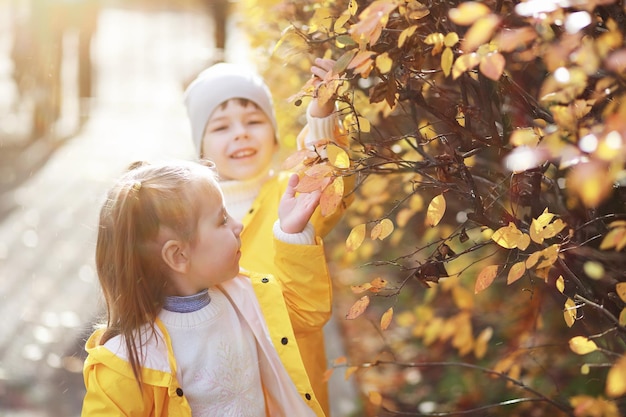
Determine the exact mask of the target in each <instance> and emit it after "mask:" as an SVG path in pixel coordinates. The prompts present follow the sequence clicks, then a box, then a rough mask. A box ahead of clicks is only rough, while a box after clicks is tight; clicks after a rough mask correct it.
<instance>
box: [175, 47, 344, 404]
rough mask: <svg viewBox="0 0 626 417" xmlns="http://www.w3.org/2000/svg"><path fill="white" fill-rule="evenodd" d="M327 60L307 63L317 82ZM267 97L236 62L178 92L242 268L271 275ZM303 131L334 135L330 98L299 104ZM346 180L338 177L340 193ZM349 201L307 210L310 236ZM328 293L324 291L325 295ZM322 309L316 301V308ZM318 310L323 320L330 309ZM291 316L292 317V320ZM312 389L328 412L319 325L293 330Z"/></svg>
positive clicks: (272, 146) (272, 181)
mask: <svg viewBox="0 0 626 417" xmlns="http://www.w3.org/2000/svg"><path fill="white" fill-rule="evenodd" d="M333 65H334V61H332V60H329V59H319V58H318V59H316V60H315V63H314V65H313V66H312V68H311V72H312V73H313V75H314V77H315V79H316V80H317V81H318V82H319V81H320V80H322V79H323V78H324V77H325V75H326V73H327V72H329V71H331V70H332V67H333ZM272 103H273V102H272V96H271V93H270V90H269V88H268V86H267V85H266V84H265V82H264V80H263V79H262V78H261V77H260V76H259V75H258V74H256V73H255V72H253V71H251V70H250V69H248V68H245V67H243V66H241V65H235V64H229V63H219V64H216V65H213V66H211V67H209V68H207V69H206V70H204V71H203V72H202V73H200V75H198V77H196V79H195V80H194V81H193V82H192V83H191V84H190V85H189V87H188V88H187V90H186V92H185V105H186V107H187V113H188V115H189V121H190V123H191V132H192V139H193V142H194V145H195V148H196V151H197V156H198V157H200V158H207V159H210V160H212V161H213V162H215V165H216V168H217V171H218V173H219V176H220V186H221V188H222V190H223V192H224V200H225V202H226V207H227V208H228V211H229V212H230V213H231V214H232V215H233V217H234V218H235V219H237V220H239V221H241V222H242V223H243V231H242V233H241V244H242V249H243V250H242V252H243V254H242V258H241V265H242V267H244V268H246V269H250V270H255V271H268V272H273V271H274V269H273V268H274V266H273V260H274V256H275V254H274V246H273V245H272V243H271V236H272V227H273V225H274V222H275V220H276V213H277V207H278V204H279V201H280V198H281V195H282V194H283V192H284V190H285V187H286V184H287V181H288V178H289V177H290V174H289V173H285V172H276V171H275V170H274V165H273V162H274V159H275V155H276V154H277V152H278V151H279V149H278V140H277V137H276V134H277V132H276V118H275V115H274V108H273V104H272ZM306 115H307V128H306V130H305V132H306V134H301V135H300V137H302V138H304V140H303V144H302V146H306V147H309V148H310V147H313V146H315V145H316V144H318V143H320V142H328V141H331V142H332V141H334V140H335V138H336V137H337V136H338V135H339V133H340V132H339V129H338V122H337V115H336V111H335V106H334V103H332V102H328V103H326V104H325V105H323V106H322V105H319V104H318V101H317V100H316V99H313V100H312V101H311V103H310V105H309V106H308V108H307V113H306ZM352 183H353V179H349V178H347V179H346V181H345V187H344V188H345V191H346V195H348V194H349V192H350V187H351V184H352ZM349 203H350V198H349V197H348V198H345V199H344V205H342V206H341V207H340V208H339V210H337V211H336V212H335V213H334V214H332V215H331V216H327V217H322V216H321V215H320V214H319V212H316V213H314V215H313V217H312V219H311V223H312V224H313V226H314V228H315V233H316V234H317V235H318V236H320V237H324V236H325V235H326V234H327V233H328V232H329V231H330V230H331V229H332V228H333V227H334V225H335V224H336V223H337V222H338V221H339V219H340V218H341V216H342V215H343V212H344V210H345V208H346V207H347V205H348V204H349ZM330 296H331V294H330V293H329V294H328V297H329V298H330ZM322 307H323V306H319V308H322ZM319 312H320V313H322V312H325V313H326V314H327V319H330V315H331V310H330V309H328V310H326V311H324V310H321V309H320V310H319ZM297 319H298V318H297V317H295V318H294V317H292V320H297ZM296 338H297V340H298V345H299V346H300V350H301V352H302V357H303V361H304V365H305V367H306V370H307V372H308V375H309V379H310V381H311V383H312V390H313V391H314V393H315V395H316V397H317V399H318V400H319V401H320V403H321V404H322V406H323V408H324V410H325V412H326V415H328V414H329V412H328V410H329V404H328V389H327V384H326V381H325V378H324V373H325V371H326V369H327V367H328V364H327V362H326V354H325V350H324V334H323V330H322V329H321V328H316V327H309V328H306V327H304V328H303V331H298V330H297V331H296Z"/></svg>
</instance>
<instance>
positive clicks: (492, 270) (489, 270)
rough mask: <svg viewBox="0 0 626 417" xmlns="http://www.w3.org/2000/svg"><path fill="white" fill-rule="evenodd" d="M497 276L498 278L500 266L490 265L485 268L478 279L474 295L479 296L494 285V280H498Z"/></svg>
mask: <svg viewBox="0 0 626 417" xmlns="http://www.w3.org/2000/svg"><path fill="white" fill-rule="evenodd" d="M496 276H498V265H489V266H486V267H485V268H483V270H482V271H480V273H479V274H478V278H477V279H476V285H475V286H474V294H478V293H479V292H481V291H483V290H484V289H486V288H488V287H489V286H490V285H491V284H492V283H493V280H494V279H496Z"/></svg>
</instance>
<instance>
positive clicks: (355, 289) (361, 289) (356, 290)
mask: <svg viewBox="0 0 626 417" xmlns="http://www.w3.org/2000/svg"><path fill="white" fill-rule="evenodd" d="M370 288H372V284H370V283H369V282H367V283H365V284H361V285H351V286H350V289H351V290H352V292H353V293H354V294H361V293H364V292H365V291H367V290H369V289H370Z"/></svg>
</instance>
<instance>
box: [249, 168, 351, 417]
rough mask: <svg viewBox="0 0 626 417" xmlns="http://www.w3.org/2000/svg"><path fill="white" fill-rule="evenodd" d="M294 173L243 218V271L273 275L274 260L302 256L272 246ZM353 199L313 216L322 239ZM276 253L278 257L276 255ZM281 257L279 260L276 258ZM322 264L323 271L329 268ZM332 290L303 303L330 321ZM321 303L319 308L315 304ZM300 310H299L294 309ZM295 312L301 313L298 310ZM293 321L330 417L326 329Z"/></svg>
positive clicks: (265, 191)
mask: <svg viewBox="0 0 626 417" xmlns="http://www.w3.org/2000/svg"><path fill="white" fill-rule="evenodd" d="M290 175H291V173H287V172H282V173H279V174H278V175H276V176H275V177H272V178H271V179H269V180H268V181H267V182H265V183H264V184H263V186H262V188H261V190H260V192H259V195H258V196H257V198H256V199H255V200H254V202H253V204H252V207H251V208H250V211H249V212H248V213H247V214H246V216H245V217H244V218H243V221H242V222H243V231H242V232H241V253H242V256H241V260H240V261H239V264H240V265H241V267H242V268H245V269H247V270H250V271H269V272H274V271H275V269H276V267H275V263H274V259H277V261H278V260H279V259H282V261H285V260H286V259H288V258H290V257H294V256H299V254H298V253H295V252H293V251H291V249H292V248H293V247H295V245H290V246H289V247H287V248H284V249H285V251H284V252H283V251H282V249H281V248H278V247H274V245H273V244H272V239H273V232H272V226H273V225H274V222H275V221H276V219H277V218H278V204H279V202H280V199H281V197H282V195H283V193H284V191H285V188H286V186H287V181H288V179H289V176H290ZM353 181H354V179H353V178H352V179H349V181H347V182H346V184H347V187H346V190H349V188H348V187H351V185H352V183H353ZM350 199H351V197H350V198H345V199H344V204H345V205H344V206H340V207H339V208H338V210H337V211H336V212H335V213H333V214H332V215H330V216H327V217H322V216H321V215H320V213H319V208H318V209H317V210H316V211H315V213H314V214H313V217H312V218H311V223H312V224H313V226H314V228H315V234H316V235H317V236H320V237H324V236H326V234H328V232H330V231H331V230H332V228H333V227H334V226H335V224H336V223H337V222H338V221H339V220H340V218H341V216H342V215H343V212H344V211H345V209H346V207H347V205H348V204H349V202H350ZM275 251H276V252H277V253H275ZM275 256H278V258H275ZM322 262H324V265H322V264H321V263H320V265H319V268H320V269H322V268H324V269H325V268H326V261H325V260H323V261H322ZM289 287H290V283H285V288H289ZM331 290H332V287H331V286H329V287H328V292H326V293H323V294H322V293H317V294H316V295H315V297H314V298H311V299H301V300H300V301H299V302H302V303H307V304H310V305H309V306H308V308H310V309H315V310H317V311H318V313H319V314H321V315H324V316H325V320H326V321H328V320H329V319H330V315H331V309H330V307H331V304H332V293H331ZM313 303H317V305H315V304H313ZM292 307H297V306H292ZM291 311H294V312H297V311H298V309H297V308H292V309H291ZM291 320H292V321H293V322H294V329H295V332H296V333H295V335H296V339H297V341H298V346H299V347H300V353H301V354H302V360H303V362H304V366H305V368H306V370H307V373H308V376H309V380H310V381H311V384H312V386H313V391H314V392H315V395H316V397H317V399H318V400H319V402H320V404H321V405H322V408H323V410H324V412H325V415H330V412H329V404H328V386H327V385H328V384H327V383H326V381H324V373H325V372H326V369H327V368H328V364H327V363H326V352H325V349H324V332H323V326H307V325H306V323H303V322H302V320H301V318H300V317H298V315H297V313H296V314H295V315H294V314H292V316H291ZM326 321H325V322H326Z"/></svg>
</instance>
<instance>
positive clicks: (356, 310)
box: [346, 295, 370, 320]
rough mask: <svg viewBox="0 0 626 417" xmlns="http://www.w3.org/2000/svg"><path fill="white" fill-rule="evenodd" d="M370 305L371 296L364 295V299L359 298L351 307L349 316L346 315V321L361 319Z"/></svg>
mask: <svg viewBox="0 0 626 417" xmlns="http://www.w3.org/2000/svg"><path fill="white" fill-rule="evenodd" d="M369 304H370V297H369V296H367V295H364V296H363V297H361V298H359V299H358V300H357V301H356V302H355V303H354V304H352V307H350V310H349V311H348V314H346V320H353V319H355V318H357V317H359V316H360V315H361V314H363V312H364V311H365V310H366V309H367V306H368V305H369Z"/></svg>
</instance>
